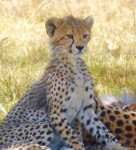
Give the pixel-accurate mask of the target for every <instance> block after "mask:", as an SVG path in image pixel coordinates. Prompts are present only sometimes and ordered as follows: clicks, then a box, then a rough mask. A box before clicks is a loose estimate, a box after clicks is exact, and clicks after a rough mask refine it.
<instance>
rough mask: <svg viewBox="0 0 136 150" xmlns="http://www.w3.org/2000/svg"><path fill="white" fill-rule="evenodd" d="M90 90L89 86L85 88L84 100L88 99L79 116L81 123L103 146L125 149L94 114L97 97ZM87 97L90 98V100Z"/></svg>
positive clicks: (117, 149) (118, 149)
mask: <svg viewBox="0 0 136 150" xmlns="http://www.w3.org/2000/svg"><path fill="white" fill-rule="evenodd" d="M88 83H89V82H88ZM88 83H87V84H88ZM90 85H91V83H90ZM89 89H92V87H89V84H88V85H87V86H86V87H85V90H86V95H85V96H84V98H86V100H84V102H83V104H82V108H81V111H80V113H79V114H78V119H79V121H80V122H81V123H82V125H83V126H84V128H85V129H86V130H87V131H88V133H89V134H90V135H91V136H93V137H95V138H96V141H98V142H100V143H102V145H103V146H105V147H106V148H108V149H116V150H123V147H122V146H121V145H120V144H119V142H118V140H117V139H116V137H115V136H114V135H113V134H111V133H110V132H109V131H108V130H107V128H106V127H105V126H104V124H103V123H102V122H101V121H99V120H98V117H97V115H96V114H95V112H94V110H95V107H96V105H95V102H94V100H95V97H94V96H93V95H94V94H93V91H92V90H89ZM86 96H88V99H87V97H86Z"/></svg>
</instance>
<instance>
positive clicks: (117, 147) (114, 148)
mask: <svg viewBox="0 0 136 150" xmlns="http://www.w3.org/2000/svg"><path fill="white" fill-rule="evenodd" d="M106 148H107V149H108V150H128V149H127V148H125V147H123V146H121V144H113V145H108V146H106Z"/></svg>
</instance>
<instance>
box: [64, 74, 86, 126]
mask: <svg viewBox="0 0 136 150" xmlns="http://www.w3.org/2000/svg"><path fill="white" fill-rule="evenodd" d="M73 81H74V82H73V83H71V86H70V87H69V91H70V90H71V88H73V89H74V92H72V93H71V95H70V100H69V101H68V103H67V106H66V107H67V113H66V118H67V119H68V122H69V123H70V124H71V123H72V122H73V120H74V119H75V117H76V116H77V114H78V112H79V111H80V109H81V106H82V103H83V99H84V86H85V83H84V78H83V76H82V74H80V73H79V74H77V75H75V76H74V77H73Z"/></svg>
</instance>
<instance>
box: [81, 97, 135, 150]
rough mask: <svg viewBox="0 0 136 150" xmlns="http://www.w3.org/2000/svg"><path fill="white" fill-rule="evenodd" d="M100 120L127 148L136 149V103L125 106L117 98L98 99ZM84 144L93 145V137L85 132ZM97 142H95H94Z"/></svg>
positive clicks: (97, 110) (97, 112)
mask: <svg viewBox="0 0 136 150" xmlns="http://www.w3.org/2000/svg"><path fill="white" fill-rule="evenodd" d="M96 101H97V109H96V114H98V118H99V120H101V121H102V122H103V123H104V125H105V126H106V127H107V128H108V129H109V130H110V131H111V133H113V134H114V135H115V136H116V137H117V139H118V140H119V142H120V143H121V144H122V145H124V146H125V147H129V148H132V149H136V112H135V111H136V109H135V106H136V103H135V102H133V103H131V104H127V105H122V104H124V99H122V100H121V101H119V100H118V99H116V98H115V97H110V96H107V101H106V97H105V98H104V99H103V97H101V98H99V97H98V96H97V97H96ZM83 139H84V143H87V144H89V143H90V145H92V138H91V136H90V135H89V134H88V133H87V132H86V131H85V130H83ZM94 141H95V140H94Z"/></svg>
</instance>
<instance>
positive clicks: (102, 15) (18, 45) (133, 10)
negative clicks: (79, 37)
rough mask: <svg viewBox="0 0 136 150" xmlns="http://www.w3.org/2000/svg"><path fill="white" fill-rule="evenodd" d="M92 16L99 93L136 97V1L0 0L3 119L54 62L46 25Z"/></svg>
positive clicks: (91, 53) (92, 62) (89, 59)
mask: <svg viewBox="0 0 136 150" xmlns="http://www.w3.org/2000/svg"><path fill="white" fill-rule="evenodd" d="M69 14H73V15H74V16H78V17H86V16H88V15H92V16H93V18H94V26H93V29H92V40H91V42H90V44H89V46H88V52H87V53H86V54H85V56H84V59H85V61H86V63H87V65H88V67H89V69H90V71H91V72H92V74H93V76H94V80H95V84H96V89H97V90H98V92H99V93H100V94H101V93H106V94H113V95H116V96H120V95H121V93H122V92H123V91H128V92H130V93H131V94H133V95H134V96H136V0H114V1H113V0H0V120H2V119H3V117H4V116H5V115H6V113H7V112H8V111H9V110H10V108H11V107H12V106H13V105H14V104H15V103H16V102H17V101H18V100H19V98H20V97H21V96H22V95H23V94H24V93H25V91H26V90H27V89H28V87H29V86H30V85H31V83H32V82H33V81H34V80H36V79H37V78H38V77H39V76H40V75H41V74H42V72H43V70H44V68H45V66H46V64H47V63H48V61H49V58H50V53H49V48H48V37H47V35H46V31H45V26H44V22H45V20H46V19H47V18H49V17H51V16H55V17H63V16H65V15H69Z"/></svg>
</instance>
